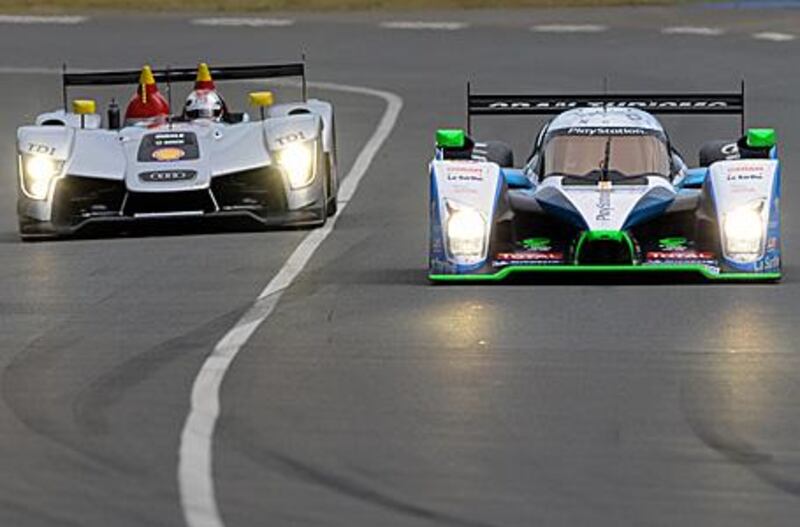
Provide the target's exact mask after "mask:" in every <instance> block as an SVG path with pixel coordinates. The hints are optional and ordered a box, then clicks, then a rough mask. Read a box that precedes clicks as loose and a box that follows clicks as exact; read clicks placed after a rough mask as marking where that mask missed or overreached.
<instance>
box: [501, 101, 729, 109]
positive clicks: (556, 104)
mask: <svg viewBox="0 0 800 527" xmlns="http://www.w3.org/2000/svg"><path fill="white" fill-rule="evenodd" d="M578 107H588V108H603V107H605V108H640V109H642V110H664V109H676V110H704V109H715V108H716V109H725V108H728V107H730V105H729V104H728V102H727V101H720V100H705V101H704V100H695V101H680V100H674V101H655V100H647V99H641V100H631V101H607V102H604V101H574V100H573V101H570V100H553V101H541V102H529V101H502V100H499V101H494V102H492V103H490V104H489V105H488V108H490V109H493V110H503V109H509V110H514V109H530V108H537V109H562V108H563V109H569V108H578Z"/></svg>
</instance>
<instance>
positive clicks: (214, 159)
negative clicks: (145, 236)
mask: <svg viewBox="0 0 800 527" xmlns="http://www.w3.org/2000/svg"><path fill="white" fill-rule="evenodd" d="M239 68H240V69H239V70H238V71H237V72H234V73H236V75H232V78H242V76H241V75H243V74H244V73H247V72H242V71H241V68H242V67H239ZM253 68H256V67H253ZM265 68H269V67H260V68H258V69H255V70H254V72H253V74H254V75H256V76H261V75H267V74H270V75H271V71H270V70H268V69H265ZM219 71H221V72H222V76H223V77H224V74H225V72H226V70H225V69H221V70H219ZM79 75H92V76H93V77H92V78H91V79H89V80H92V81H95V82H99V83H102V81H103V80H104V79H111V80H118V79H119V75H118V76H117V77H114V76H113V74H108V73H103V74H79ZM156 75H159V73H156ZM172 75H173V76H175V75H176V74H175V73H174V72H173V73H172ZM87 82H88V81H87ZM142 94H143V97H144V96H147V95H149V97H150V99H149V100H150V101H152V100H153V97H154V92H151V93H149V94H145V92H144V87H143V88H142ZM251 104H252V105H254V106H257V107H258V108H259V110H260V113H261V119H255V120H251V119H250V118H249V117H248V116H247V115H246V114H235V115H231V116H226V118H224V119H216V120H215V119H192V120H189V119H181V118H177V117H172V116H159V117H158V118H149V119H148V120H146V121H144V122H143V121H142V120H139V121H136V122H131V121H130V119H126V122H125V123H124V124H123V123H119V125H118V126H114V124H113V121H114V119H112V118H111V117H112V116H111V114H110V115H109V117H110V118H109V119H108V125H107V126H105V127H104V126H102V123H101V121H102V119H101V117H100V116H99V115H98V114H97V113H96V111H95V107H94V106H95V105H94V103H93V102H92V101H74V103H73V108H72V110H73V111H72V112H66V111H64V110H60V111H56V112H51V113H47V114H43V115H41V116H40V117H39V118H38V119H37V122H36V125H34V126H23V127H21V128H20V129H19V130H18V134H17V138H18V141H17V148H18V154H19V200H18V214H19V223H20V233H21V235H22V237H23V238H24V239H30V238H37V237H52V236H61V235H70V234H75V233H79V232H83V231H84V230H85V229H86V230H89V229H90V228H91V227H94V226H109V225H112V226H114V225H121V224H124V223H131V222H135V223H142V222H148V223H152V222H156V221H164V220H169V221H175V220H177V219H179V218H186V219H190V218H194V219H200V220H203V221H219V220H223V221H224V222H225V223H226V224H231V222H233V224H234V225H236V226H252V227H269V226H283V225H318V224H321V223H324V222H325V220H326V218H327V216H328V214H330V213H332V212H334V210H335V195H336V186H337V185H336V167H335V161H336V160H335V152H334V149H333V138H332V130H331V127H332V123H333V114H332V107H331V105H330V104H328V103H326V102H323V101H317V100H305V101H303V102H298V103H286V104H280V105H272V95H271V94H270V93H269V92H256V93H253V94H251ZM140 106H141V105H140ZM128 117H129V116H128ZM137 117H138V116H137ZM332 209H333V210H332ZM192 221H194V220H192Z"/></svg>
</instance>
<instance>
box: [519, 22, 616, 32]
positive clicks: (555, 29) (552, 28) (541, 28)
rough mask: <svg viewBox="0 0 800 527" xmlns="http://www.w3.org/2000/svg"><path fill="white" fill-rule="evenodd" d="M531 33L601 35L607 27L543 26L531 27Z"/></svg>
mask: <svg viewBox="0 0 800 527" xmlns="http://www.w3.org/2000/svg"><path fill="white" fill-rule="evenodd" d="M531 31H536V32H537V33H602V32H603V31H608V26H603V25H600V24H544V25H539V26H533V27H532V28H531Z"/></svg>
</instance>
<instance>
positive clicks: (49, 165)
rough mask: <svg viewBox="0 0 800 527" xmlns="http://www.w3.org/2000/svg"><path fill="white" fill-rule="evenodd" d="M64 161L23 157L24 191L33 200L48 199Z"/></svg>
mask: <svg viewBox="0 0 800 527" xmlns="http://www.w3.org/2000/svg"><path fill="white" fill-rule="evenodd" d="M63 165H64V162H63V161H57V160H55V159H53V158H51V157H49V156H43V155H28V154H25V155H22V156H21V157H20V171H21V174H22V190H23V192H24V193H25V194H26V195H27V196H28V197H29V198H32V199H46V198H47V195H48V194H49V192H50V184H51V183H52V181H53V179H55V178H56V177H57V176H58V175H59V174H60V173H61V168H62V166H63Z"/></svg>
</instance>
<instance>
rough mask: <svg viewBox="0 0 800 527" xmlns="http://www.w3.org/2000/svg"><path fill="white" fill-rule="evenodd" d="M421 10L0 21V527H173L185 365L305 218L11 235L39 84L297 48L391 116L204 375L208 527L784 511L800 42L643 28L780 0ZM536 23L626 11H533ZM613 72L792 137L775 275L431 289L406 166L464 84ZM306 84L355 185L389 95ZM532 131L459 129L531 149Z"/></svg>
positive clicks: (514, 126)
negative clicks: (271, 21) (22, 130)
mask: <svg viewBox="0 0 800 527" xmlns="http://www.w3.org/2000/svg"><path fill="white" fill-rule="evenodd" d="M434 17H440V18H447V17H450V18H453V17H455V18H459V17H461V18H464V19H469V20H470V21H471V22H472V23H473V25H472V26H471V27H470V28H469V29H465V30H463V31H446V32H440V31H439V32H437V31H399V30H395V31H392V30H388V29H385V28H381V27H379V25H377V24H375V23H373V22H374V21H375V20H377V15H372V14H367V15H354V16H347V15H333V16H330V17H324V16H309V17H306V18H302V17H301V18H300V19H299V20H298V22H297V24H295V25H294V26H291V27H285V28H261V29H250V30H244V29H242V28H224V27H215V28H207V27H193V26H190V25H188V24H187V23H186V20H185V19H182V18H179V17H152V18H148V17H137V16H128V17H122V16H110V17H97V18H93V19H92V20H91V21H90V22H88V23H86V24H82V25H75V26H36V27H33V26H23V25H8V26H3V28H2V32H0V46H1V47H0V49H2V50H3V51H2V52H1V53H0V57H2V60H0V72H2V73H0V87H1V88H2V89H0V115H2V118H3V120H2V122H3V127H2V129H0V145H2V146H1V147H0V162H2V166H4V167H5V173H6V176H5V177H4V178H2V183H0V185H2V187H1V188H0V291H2V295H1V296H0V342H1V343H2V344H0V369H2V373H1V374H0V394H1V395H2V404H1V405H0V452H2V454H1V455H0V525H3V526H5V525H8V526H20V527H27V526H56V525H58V526H108V525H114V526H141V525H149V526H157V525H163V526H179V525H184V511H183V510H182V509H181V505H180V492H179V488H178V479H177V463H178V451H179V448H180V444H179V442H180V436H181V429H182V426H183V424H184V420H185V419H186V416H187V413H188V412H189V403H190V392H191V388H192V383H193V380H194V378H195V376H196V375H197V373H198V370H199V369H200V367H201V365H202V364H203V362H204V360H205V358H206V356H207V355H208V354H209V353H210V352H211V351H212V350H213V349H214V346H215V345H216V343H217V342H218V341H219V340H220V338H222V336H223V335H225V334H226V332H228V331H229V330H230V329H231V327H232V326H233V325H234V324H235V323H236V321H237V320H238V319H239V317H240V316H241V315H242V314H243V313H244V312H245V311H246V310H247V309H248V308H249V307H250V306H251V305H252V303H253V301H254V300H255V298H256V296H257V295H258V294H259V292H260V291H261V290H262V289H263V288H264V286H265V285H266V284H267V283H268V282H269V281H270V280H271V278H273V277H274V276H275V275H276V273H278V272H279V270H280V269H281V268H282V267H283V265H284V263H285V261H286V259H287V257H288V256H289V255H290V254H291V253H292V251H293V250H294V249H295V247H297V245H298V244H299V243H300V242H301V240H302V239H303V238H304V237H305V236H306V235H307V234H308V232H307V231H302V230H300V231H298V230H291V231H278V232H267V233H204V232H194V231H189V232H170V233H166V234H165V235H160V236H153V235H147V236H123V237H110V238H101V239H89V240H77V241H67V242H46V243H35V244H22V243H20V242H19V241H18V240H17V237H16V224H15V221H16V219H15V208H14V203H15V196H16V191H15V168H14V166H15V165H14V163H15V159H14V149H13V140H14V128H15V126H16V125H17V124H18V123H21V122H25V121H29V120H31V119H32V118H33V116H34V115H35V114H36V113H37V112H38V111H40V110H44V109H46V108H49V107H54V106H56V105H57V104H58V103H59V96H60V94H59V90H58V83H57V77H56V76H54V75H52V74H48V73H47V70H48V69H52V68H56V67H58V66H59V65H60V64H61V62H62V61H65V60H66V61H68V62H69V63H70V64H71V65H73V66H75V67H80V68H91V67H100V68H107V67H133V66H136V65H138V64H140V63H142V62H144V61H149V62H153V63H156V64H159V63H160V64H166V63H170V64H192V63H194V62H196V61H197V60H199V59H205V60H208V61H209V62H212V63H218V64H221V63H248V62H263V61H267V62H272V61H278V60H284V59H288V60H292V59H296V58H297V57H298V55H299V53H300V51H301V50H305V52H306V53H307V54H308V56H309V59H310V75H311V78H312V80H316V81H324V82H334V83H339V84H347V85H358V86H367V87H373V88H379V89H383V90H388V91H391V92H394V93H396V94H398V95H399V96H400V97H402V98H403V101H404V103H405V104H404V108H403V111H402V113H401V115H400V118H399V120H398V122H397V125H396V127H395V128H394V130H393V132H392V134H391V136H390V137H389V139H388V141H387V142H386V143H385V144H384V145H383V147H382V149H381V150H380V151H379V152H378V154H377V156H376V157H375V159H374V161H373V163H372V165H371V166H370V169H369V171H368V172H367V173H366V175H365V177H364V179H363V181H362V182H361V184H360V186H359V188H358V191H357V192H356V194H355V196H354V199H353V200H352V201H351V202H350V203H349V205H348V207H347V209H346V210H345V211H344V214H343V215H342V217H341V218H340V220H339V221H338V223H337V225H336V228H335V229H334V230H333V232H332V234H331V235H330V236H329V237H328V238H327V239H326V241H325V242H324V243H323V244H322V246H321V247H320V248H319V250H318V251H317V252H316V253H315V254H314V255H313V257H312V258H311V260H310V262H309V264H308V266H307V268H306V269H305V270H304V271H303V272H302V273H301V274H300V275H299V277H298V279H297V280H296V282H295V283H294V284H293V285H292V286H291V287H290V288H289V289H288V290H287V291H285V292H284V294H283V297H282V298H281V300H280V303H279V304H278V305H277V306H276V308H275V310H274V312H273V313H272V315H271V316H270V317H269V318H268V319H267V320H266V322H265V323H264V324H263V325H261V326H260V327H259V328H258V329H257V330H256V331H255V333H254V334H253V336H252V337H251V338H250V340H249V341H248V342H247V344H246V345H245V346H244V347H243V348H242V350H241V352H240V353H239V354H238V355H237V357H236V360H235V361H234V362H233V364H232V366H231V368H230V370H229V371H228V373H227V376H226V377H225V380H224V383H223V385H222V392H221V417H220V420H219V422H218V423H217V429H216V434H215V437H214V443H213V466H214V472H213V478H214V487H215V491H216V500H217V505H218V507H219V512H220V515H221V519H222V520H223V521H224V525H226V526H227V527H243V526H254V525H270V526H284V525H286V526H289V525H291V526H294V525H298V526H299V525H320V526H348V527H350V526H362V525H364V526H367V525H370V526H373V525H380V526H428V525H431V526H434V525H440V526H465V527H477V526H480V527H488V526H492V527H501V526H529V525H547V526H550V525H556V526H561V525H564V526H584V525H586V526H589V525H591V526H598V525H609V526H611V525H614V526H619V525H656V526H659V525H664V526H673V525H703V526H717V525H719V526H752V525H759V526H779V525H796V524H797V518H798V517H800V446H799V445H800V418H798V411H797V401H798V397H800V380H798V374H800V360H799V358H800V357H799V356H798V350H797V344H796V343H797V342H798V327H797V321H798V297H800V295H798V292H799V291H798V282H797V279H796V275H797V273H798V272H799V268H798V267H797V266H796V264H795V262H797V261H798V258H799V257H800V255H798V243H797V241H796V240H797V236H796V234H795V233H796V232H798V230H799V229H800V218H799V217H798V215H797V214H795V213H793V209H794V207H792V205H791V204H792V203H794V202H795V201H796V200H797V199H798V198H800V187H798V185H797V183H796V181H795V179H794V178H793V177H792V176H793V173H794V171H795V168H796V167H798V166H800V155H798V153H797V149H795V148H794V147H793V146H792V145H797V144H798V142H800V133H799V132H798V128H797V125H796V123H797V122H798V121H800V110H799V109H798V108H800V90H798V71H797V67H796V66H797V63H798V62H797V61H798V55H799V52H800V49H798V46H800V43H798V42H785V43H777V42H763V41H756V40H753V39H751V38H748V37H747V36H745V35H744V34H742V33H737V32H731V33H726V34H725V35H722V36H718V37H713V38H711V37H703V36H696V35H683V36H679V35H664V34H661V33H659V32H658V31H653V30H652V29H651V28H650V27H649V24H652V23H653V22H654V21H657V22H658V23H659V24H666V25H681V24H685V23H687V22H691V23H692V24H715V25H716V24H721V25H725V26H726V27H727V26H728V25H729V26H731V27H734V28H748V29H749V28H751V27H753V28H755V27H756V26H758V27H759V28H762V27H763V28H765V30H769V29H771V28H773V27H774V28H775V29H776V30H778V29H780V30H785V29H786V28H792V27H794V28H796V27H798V24H800V12H798V11H796V10H788V11H778V10H775V11H769V12H758V13H757V14H754V12H753V11H752V10H741V11H725V12H711V11H700V10H669V9H649V10H609V11H581V10H573V11H522V12H509V13H501V12H490V13H483V14H481V13H474V12H473V13H467V14H461V13H437V14H435V15H434ZM404 18H408V17H404ZM539 20H545V21H547V22H564V23H584V22H587V21H588V22H590V23H596V22H597V21H598V20H601V21H603V22H602V23H609V22H613V23H617V22H618V23H619V24H621V25H622V26H623V28H620V29H615V30H612V31H607V32H602V33H597V34H536V33H533V32H531V31H529V30H528V29H527V27H528V26H530V25H532V24H533V23H536V22H538V21H539ZM484 22H485V23H484ZM604 77H608V79H609V84H610V87H611V89H612V90H619V91H640V90H641V91H679V90H686V91H695V90H697V91H700V90H711V91H719V90H727V89H736V88H737V87H738V82H739V79H741V78H742V77H746V78H747V80H748V83H749V86H750V91H749V94H748V103H749V109H748V114H749V121H750V123H752V124H753V125H765V126H774V127H776V128H777V129H778V131H779V134H780V139H781V143H782V144H783V145H784V148H783V151H782V156H783V160H784V163H785V166H784V189H783V190H784V198H783V202H784V204H785V206H784V208H783V211H784V216H783V221H784V224H783V226H784V259H785V262H786V263H785V271H786V279H785V280H784V281H783V283H781V284H780V285H754V286H753V285H749V286H748V285H736V284H735V285H722V286H702V285H663V284H637V285H628V284H624V283H616V284H610V285H609V284H555V285H527V286H513V287H512V286H491V287H487V286H445V287H441V286H436V287H434V286H430V285H428V284H427V282H426V279H425V266H426V257H427V255H426V247H427V192H428V186H427V177H426V164H427V161H428V159H429V157H430V155H431V149H430V147H431V142H432V133H433V131H434V130H435V129H436V128H437V127H441V126H453V125H460V124H461V123H462V122H463V91H464V82H465V80H467V79H471V80H472V81H473V83H475V85H476V86H477V89H481V90H486V91H509V92H519V91H586V92H591V91H597V90H599V89H602V86H603V78H604ZM231 89H232V88H231ZM277 90H278V94H279V97H280V96H288V93H289V91H290V90H291V88H288V87H279V88H278V89H277ZM233 93H235V92H232V94H233ZM284 94H285V95H284ZM315 94H316V95H318V96H320V97H325V98H329V99H331V100H332V101H334V103H335V104H336V105H337V111H338V115H337V119H338V126H339V134H340V135H339V140H340V147H341V154H342V166H343V168H344V171H345V172H346V171H347V170H348V169H349V168H350V166H351V165H352V163H353V161H354V159H355V157H356V156H357V155H358V153H359V152H360V150H361V148H362V147H363V145H364V144H365V143H366V142H367V141H368V140H369V138H370V136H371V134H372V133H373V131H374V129H375V127H376V126H377V124H378V122H379V119H380V118H381V115H382V113H383V112H384V110H385V103H384V102H383V101H382V100H380V99H378V98H375V97H367V96H360V95H356V94H352V93H344V92H340V91H332V90H317V91H316V92H315ZM538 124H539V123H537V122H536V121H535V120H528V119H515V120H507V121H497V120H491V119H488V120H486V121H485V122H480V123H478V125H477V127H476V128H477V134H478V136H479V137H484V138H486V137H500V138H504V139H506V140H509V141H510V142H511V143H512V144H513V145H514V147H515V150H516V152H517V155H518V156H519V157H522V156H524V155H525V154H526V153H527V149H528V148H529V146H530V143H531V142H532V139H533V134H534V133H535V131H536V129H537V127H538ZM665 124H666V125H667V126H668V128H669V130H670V131H671V134H672V136H673V139H674V140H676V142H677V144H678V146H679V148H681V149H682V150H684V151H685V153H686V156H687V157H688V158H694V154H693V152H695V151H696V150H697V148H698V146H699V144H700V142H702V141H703V140H704V139H706V138H712V137H730V136H731V134H734V133H735V131H736V123H734V122H731V121H730V120H726V119H725V118H719V119H713V120H704V119H695V118H669V119H665Z"/></svg>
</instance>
